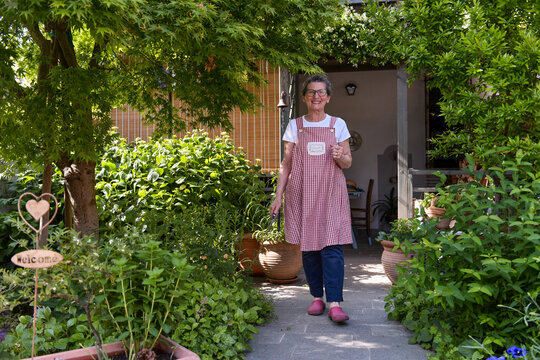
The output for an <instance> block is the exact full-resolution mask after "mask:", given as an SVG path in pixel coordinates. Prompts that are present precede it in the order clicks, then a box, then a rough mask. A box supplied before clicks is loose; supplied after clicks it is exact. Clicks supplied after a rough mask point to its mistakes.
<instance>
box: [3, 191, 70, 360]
mask: <svg viewBox="0 0 540 360" xmlns="http://www.w3.org/2000/svg"><path fill="white" fill-rule="evenodd" d="M26 196H33V197H34V198H33V199H30V200H28V201H27V202H26V205H25V207H26V211H28V213H29V214H30V215H32V217H33V218H34V219H35V220H36V221H39V220H40V219H41V218H42V217H43V216H44V215H45V214H47V213H49V211H50V202H49V201H47V200H45V199H44V197H51V198H52V199H54V214H53V215H52V216H51V217H50V219H49V221H48V222H47V223H45V224H40V226H39V228H38V229H36V228H35V227H33V226H32V225H31V224H30V223H29V222H28V220H26V218H25V217H24V216H23V213H22V211H21V200H22V199H23V198H24V197H26ZM17 209H18V210H19V215H20V216H21V218H22V219H23V221H24V222H25V223H26V225H28V226H29V227H30V228H31V229H32V230H34V231H35V233H36V249H35V250H26V251H23V252H20V253H18V254H15V255H13V257H12V258H11V262H13V263H14V264H15V265H17V266H21V267H25V268H31V269H35V274H34V319H33V328H32V359H33V358H34V355H35V344H36V318H37V295H38V278H39V269H40V268H46V267H50V266H54V265H56V264H58V263H60V262H61V261H62V260H63V257H62V255H61V254H59V253H57V252H55V251H50V250H41V249H39V236H40V235H41V232H42V231H43V230H44V229H46V228H47V227H48V226H49V225H50V224H51V222H52V221H53V220H54V218H55V217H56V213H57V212H58V201H57V200H56V197H55V196H54V195H53V194H50V193H43V194H41V195H40V196H36V195H34V194H32V193H30V192H26V193H24V194H22V195H21V196H20V197H19V201H18V203H17Z"/></svg>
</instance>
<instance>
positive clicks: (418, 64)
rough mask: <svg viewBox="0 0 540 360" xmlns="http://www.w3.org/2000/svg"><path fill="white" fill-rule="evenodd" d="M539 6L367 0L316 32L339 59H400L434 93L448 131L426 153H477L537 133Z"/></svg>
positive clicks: (456, 0)
mask: <svg viewBox="0 0 540 360" xmlns="http://www.w3.org/2000/svg"><path fill="white" fill-rule="evenodd" d="M539 10H540V9H539V3H538V1H512V0H509V1H498V2H496V3H495V4H494V3H493V2H492V1H487V0H485V1H484V0H446V1H427V0H404V1H400V2H399V6H391V7H388V6H386V5H384V4H378V3H377V2H376V1H370V2H368V4H367V5H366V6H363V7H360V8H355V9H345V11H344V12H343V16H342V17H341V18H340V22H339V23H338V24H336V25H335V26H333V27H330V28H329V29H328V31H327V32H326V33H325V34H323V35H322V36H321V37H320V38H321V41H322V42H323V43H324V44H325V47H326V49H328V50H327V51H328V52H329V54H330V56H332V57H335V58H337V59H338V60H340V61H347V62H349V63H351V64H353V65H359V64H364V63H371V64H373V65H382V64H389V63H392V64H399V63H402V64H404V65H406V71H407V72H408V73H409V74H410V78H409V81H410V82H412V81H414V80H415V79H418V78H425V79H427V86H429V87H432V88H438V89H439V90H440V91H441V95H442V101H441V103H440V106H441V111H442V115H443V116H444V117H445V119H446V122H447V124H448V125H449V127H450V129H451V130H449V131H448V132H447V133H444V134H442V135H440V136H439V137H437V138H436V139H433V141H434V145H435V150H434V152H433V153H432V155H433V156H444V157H447V156H449V155H454V156H459V155H463V154H464V153H472V152H476V153H477V154H482V153H483V152H484V151H485V150H487V149H491V148H493V146H494V145H495V146H504V145H507V144H508V141H509V139H515V138H526V137H530V139H532V141H538V139H539V137H540V123H539V121H540V97H539V96H540V77H539V74H540V67H539V64H540V63H539V62H538V58H539V55H540V40H539V33H540V20H538V16H536V14H538V12H539Z"/></svg>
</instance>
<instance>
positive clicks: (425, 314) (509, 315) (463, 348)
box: [386, 144, 540, 359]
mask: <svg viewBox="0 0 540 360" xmlns="http://www.w3.org/2000/svg"><path fill="white" fill-rule="evenodd" d="M527 150H528V151H522V150H517V151H515V150H514V149H510V148H508V147H505V148H497V149H495V150H494V151H491V152H490V153H489V154H486V155H490V156H491V157H492V158H493V159H492V160H493V161H494V162H495V163H497V164H498V165H494V166H492V167H491V168H489V169H488V170H487V172H486V173H485V175H482V173H478V172H474V171H473V170H474V167H473V166H471V167H470V169H469V170H470V174H471V175H472V176H476V181H473V182H469V183H460V184H456V185H451V186H449V187H445V188H440V189H439V201H438V202H437V204H438V206H443V207H445V208H446V214H445V217H450V218H452V219H454V220H455V225H454V227H453V228H451V229H450V230H446V231H445V230H443V231H440V232H438V231H435V229H434V227H433V225H434V223H433V224H430V225H432V226H431V227H430V229H431V230H430V231H425V230H426V229H425V228H420V229H419V230H418V231H416V232H413V233H412V235H411V237H410V238H409V239H408V240H405V241H404V246H406V247H407V248H408V249H409V250H411V251H412V252H413V253H414V254H415V255H416V256H415V257H414V258H413V259H412V260H411V262H410V269H409V270H405V269H402V276H401V278H400V280H399V281H398V282H397V284H396V285H395V286H393V287H392V288H391V290H390V292H389V294H388V297H387V299H386V300H387V310H389V311H391V314H390V316H391V318H393V319H397V320H400V321H401V322H403V324H404V325H405V326H407V327H408V328H409V329H410V330H412V331H413V336H412V338H411V342H416V343H421V344H425V345H426V346H427V347H433V349H434V350H435V351H436V354H435V355H434V356H433V358H436V359H459V358H467V359H483V358H484V357H483V352H480V351H477V350H476V351H475V350H474V345H475V343H474V342H473V339H480V341H481V343H482V346H483V347H484V349H486V350H488V352H489V353H499V352H501V351H503V350H504V349H505V348H506V347H509V346H513V345H522V344H530V345H532V343H531V339H538V328H537V327H536V326H534V325H532V326H530V325H529V324H528V323H527V322H526V321H523V320H522V318H523V316H522V315H521V314H520V313H518V312H512V311H509V310H508V308H507V307H511V308H515V309H523V308H525V307H526V306H527V305H528V303H526V301H525V300H526V299H528V298H529V299H530V297H528V294H530V296H531V297H532V298H534V297H535V296H537V294H538V293H539V292H540V278H539V277H538V274H539V271H540V260H539V259H540V234H539V232H538V224H539V223H540V208H539V207H540V203H539V202H538V195H539V194H540V173H539V172H538V165H537V159H538V150H539V148H538V144H529V148H528V149H527ZM508 153H515V154H517V157H516V158H515V159H509V157H508V156H507V155H508ZM469 161H472V158H469ZM482 176H486V179H487V180H488V186H483V185H481V184H480V183H479V181H480V180H481V178H482ZM442 180H444V179H442ZM529 301H530V300H529ZM501 305H504V306H505V307H502V306H501Z"/></svg>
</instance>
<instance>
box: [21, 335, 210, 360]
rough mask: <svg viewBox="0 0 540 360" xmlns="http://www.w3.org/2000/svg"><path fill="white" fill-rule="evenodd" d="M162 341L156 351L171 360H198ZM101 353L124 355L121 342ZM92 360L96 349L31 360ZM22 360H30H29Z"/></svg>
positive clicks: (106, 346)
mask: <svg viewBox="0 0 540 360" xmlns="http://www.w3.org/2000/svg"><path fill="white" fill-rule="evenodd" d="M161 340H162V341H158V342H157V343H156V349H159V350H161V351H163V352H166V353H169V354H171V355H172V357H171V359H172V360H200V357H199V356H198V355H197V354H195V353H194V352H192V351H189V350H188V349H186V348H185V347H183V346H182V345H179V344H177V343H175V342H174V341H172V340H171V339H169V338H165V337H162V338H161ZM103 351H104V352H105V353H106V354H107V356H113V355H120V354H123V353H124V346H123V345H122V342H121V341H118V342H115V343H110V344H105V345H103ZM59 359H61V360H93V359H97V350H96V347H95V346H93V347H89V348H84V349H77V350H70V351H64V352H60V353H56V354H49V355H42V356H37V357H34V359H33V360H59ZM23 360H32V359H31V358H27V359H23Z"/></svg>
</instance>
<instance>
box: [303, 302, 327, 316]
mask: <svg viewBox="0 0 540 360" xmlns="http://www.w3.org/2000/svg"><path fill="white" fill-rule="evenodd" d="M325 308H326V305H325V304H324V301H322V300H313V302H312V303H311V305H310V307H309V308H308V309H307V313H308V314H309V315H321V314H322V313H323V312H324V309H325Z"/></svg>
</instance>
